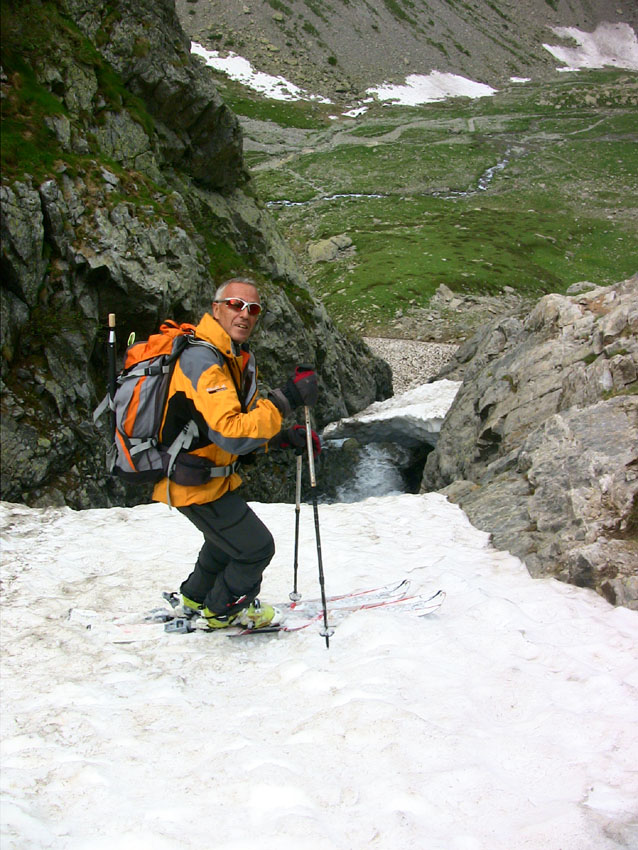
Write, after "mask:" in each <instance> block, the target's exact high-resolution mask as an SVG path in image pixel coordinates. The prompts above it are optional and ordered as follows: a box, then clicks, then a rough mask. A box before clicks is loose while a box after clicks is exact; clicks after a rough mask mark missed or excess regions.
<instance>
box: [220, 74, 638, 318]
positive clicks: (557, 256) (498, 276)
mask: <svg viewBox="0 0 638 850" xmlns="http://www.w3.org/2000/svg"><path fill="white" fill-rule="evenodd" d="M240 88H241V87H239V86H236V85H235V84H228V83H227V84H226V85H225V86H224V89H223V94H224V97H225V98H226V100H227V102H228V103H229V105H230V106H231V108H233V109H235V110H236V111H237V112H238V114H240V115H242V116H244V117H245V118H249V119H257V120H256V121H248V122H246V127H245V136H246V162H247V164H248V166H249V168H250V169H251V173H252V177H253V182H254V187H255V190H256V192H257V194H258V196H259V197H260V199H261V200H262V201H263V202H264V203H265V204H267V205H268V206H269V208H270V210H271V212H272V214H273V215H274V216H275V218H276V219H277V221H278V224H279V227H280V230H281V232H282V233H283V235H284V237H285V238H286V239H287V240H288V242H289V244H290V245H291V246H292V247H293V249H294V250H295V252H296V254H297V256H298V258H299V261H300V262H301V264H302V266H303V268H304V270H305V272H306V274H307V276H308V279H309V282H310V284H311V285H312V287H313V288H314V290H315V291H316V293H317V294H318V295H319V296H320V297H321V298H322V300H323V301H324V303H325V304H326V306H327V307H328V309H329V311H330V313H331V315H332V316H333V317H334V319H335V320H336V321H337V323H339V324H341V325H342V326H343V327H344V329H347V328H349V327H352V326H353V324H354V326H355V327H356V329H357V330H363V331H365V332H368V333H382V332H384V329H385V330H386V331H388V323H389V322H390V321H391V320H392V318H393V317H394V316H395V315H396V313H397V311H399V310H401V311H404V312H405V311H406V310H409V309H411V308H414V307H425V306H427V304H428V301H429V299H430V298H431V296H432V295H433V293H434V292H435V291H436V289H437V287H438V286H439V285H440V284H442V283H443V284H445V285H446V286H448V287H449V288H450V289H452V290H453V291H454V292H457V293H459V294H491V295H497V294H498V293H500V292H502V291H503V289H504V287H510V288H511V289H513V290H515V291H517V292H518V293H520V294H521V295H524V296H530V297H540V295H542V294H544V293H547V292H564V291H565V290H566V289H567V288H568V287H569V286H570V285H571V284H573V283H575V282H578V281H583V280H587V281H590V282H592V283H595V284H610V283H614V282H616V281H618V280H621V279H624V278H626V277H628V276H630V275H631V274H633V273H635V272H636V271H637V270H638V203H637V199H638V144H637V143H638V74H634V73H630V72H619V71H589V72H580V73H576V74H562V75H557V79H556V80H555V81H554V82H551V83H544V84H532V83H527V84H511V85H510V86H509V87H508V88H507V89H506V90H504V91H502V92H499V93H498V94H496V95H495V96H493V97H486V98H481V99H478V100H469V99H467V98H457V99H453V100H448V101H446V102H444V103H434V104H428V105H424V106H420V107H398V106H383V105H381V104H375V105H373V106H372V108H370V109H369V111H368V112H367V113H366V114H365V115H364V116H362V117H360V118H357V119H346V118H343V117H339V118H337V119H335V118H334V117H330V116H331V115H332V116H334V115H335V108H334V107H331V106H327V105H317V104H316V103H315V104H304V103H296V104H294V105H289V104H270V105H268V107H267V109H268V112H267V115H268V117H267V118H266V119H265V109H266V107H265V105H264V103H263V101H258V100H255V99H253V98H251V97H250V96H249V95H248V94H246V92H245V91H240ZM251 104H254V108H253V107H251ZM292 130H294V132H291V131H292ZM282 148H283V149H284V150H283V152H282ZM338 234H347V235H348V236H349V237H350V239H351V240H352V242H353V246H354V251H352V250H350V251H346V252H344V253H343V256H342V257H341V258H339V259H337V260H335V261H332V262H324V263H317V264H311V263H310V262H309V260H308V255H307V246H308V243H310V242H316V241H318V240H321V239H327V238H330V237H331V236H335V235H338Z"/></svg>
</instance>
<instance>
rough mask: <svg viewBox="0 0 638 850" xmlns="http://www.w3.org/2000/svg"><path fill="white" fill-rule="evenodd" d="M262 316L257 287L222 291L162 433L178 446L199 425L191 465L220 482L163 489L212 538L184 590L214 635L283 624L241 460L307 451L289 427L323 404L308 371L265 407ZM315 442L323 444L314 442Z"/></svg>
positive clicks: (181, 371) (267, 547)
mask: <svg viewBox="0 0 638 850" xmlns="http://www.w3.org/2000/svg"><path fill="white" fill-rule="evenodd" d="M260 312H261V302H260V298H259V293H258V291H257V287H256V285H255V284H254V283H253V282H252V281H251V280H248V279H233V280H229V281H226V283H224V284H222V285H221V286H220V287H219V289H218V290H217V292H216V293H215V300H214V302H213V305H212V315H211V313H206V314H205V315H204V316H203V318H202V320H201V321H200V323H199V324H198V325H197V327H196V331H195V337H196V339H195V340H194V341H193V343H191V344H190V345H188V346H187V347H186V348H185V349H184V351H183V352H182V354H181V355H180V358H179V361H178V363H177V365H176V367H175V371H174V373H173V375H172V378H171V383H170V387H169V393H168V402H167V406H166V414H165V418H164V423H163V425H162V433H161V439H162V442H163V443H165V444H166V445H170V443H171V442H172V441H173V439H174V438H175V436H176V435H177V434H178V433H179V432H180V430H182V428H183V427H184V425H185V424H186V423H188V422H189V421H191V420H194V422H195V423H196V425H197V429H198V436H197V438H196V440H195V442H194V443H191V445H190V448H189V451H188V454H187V455H186V456H185V457H184V460H185V461H186V462H187V463H188V464H190V463H192V464H200V465H204V464H207V465H208V466H207V468H208V469H209V470H210V472H209V473H207V475H208V474H210V476H211V477H209V478H207V480H206V481H205V482H204V483H200V484H197V485H195V486H189V485H187V484H183V483H182V484H180V483H177V482H176V481H174V480H171V481H170V482H168V481H167V479H166V478H164V479H163V480H162V481H160V482H158V483H157V484H156V485H155V489H154V492H153V499H154V500H155V501H159V502H169V503H170V504H172V505H174V506H175V507H177V508H178V509H179V510H180V511H181V513H183V514H184V516H186V517H187V518H188V519H189V520H190V521H191V522H192V523H193V524H194V525H195V526H196V527H197V528H198V529H199V530H200V531H201V532H202V534H203V535H204V545H203V546H202V549H201V551H200V553H199V556H198V558H197V562H196V564H195V568H194V569H193V571H192V573H191V574H190V576H189V577H188V578H187V579H186V581H184V582H183V584H182V586H181V588H180V590H181V593H182V602H183V605H184V607H185V609H191V610H193V611H196V612H199V613H201V615H202V616H203V617H205V618H206V621H207V623H208V626H209V627H210V628H213V629H218V628H224V627H226V626H229V625H230V624H231V623H234V624H235V625H242V626H245V627H250V628H262V627H264V626H267V625H269V624H270V623H274V622H277V619H278V617H279V616H280V615H279V612H278V611H277V610H276V609H274V608H273V607H272V606H270V605H260V604H259V602H258V600H257V594H258V593H259V589H260V586H261V579H262V574H263V572H264V570H265V569H266V567H267V566H268V564H269V563H270V561H271V559H272V557H273V555H274V553H275V546H274V541H273V538H272V535H271V533H270V532H269V531H268V529H267V528H266V526H265V525H264V524H263V523H262V522H261V520H260V519H259V518H258V517H257V516H256V514H255V513H254V512H253V511H252V510H251V509H250V507H249V506H248V505H247V504H246V502H245V501H244V499H242V498H241V496H239V495H238V493H237V492H236V490H237V488H238V487H239V485H240V484H241V478H240V477H239V475H238V474H237V472H236V471H235V465H236V461H237V459H238V457H241V456H242V455H246V454H249V453H251V452H253V451H255V450H257V449H259V450H263V449H264V447H265V446H266V444H268V443H269V442H270V441H272V445H273V446H277V447H280V448H288V447H290V448H301V447H303V445H304V444H305V430H304V429H302V428H299V426H297V427H296V428H290V429H286V430H284V431H282V430H281V424H282V418H283V417H286V416H288V415H290V414H291V413H292V411H293V409H294V408H295V407H299V406H300V405H308V406H312V405H314V404H315V402H316V400H317V392H318V388H317V377H316V375H315V373H314V371H313V370H312V369H311V368H310V367H307V366H303V367H297V369H296V370H295V375H294V376H293V377H292V378H291V379H290V380H289V381H288V382H287V384H286V385H285V386H284V387H282V388H279V389H276V390H274V391H273V392H272V393H271V394H270V398H268V399H264V398H260V397H259V395H258V392H257V369H256V365H255V360H254V355H252V354H250V353H249V352H248V348H247V346H246V344H245V343H246V341H247V340H248V338H249V337H250V335H251V334H252V332H253V330H254V328H255V325H256V323H257V320H258V318H259V314H260ZM313 439H314V440H315V444H316V442H317V438H316V435H314V434H313ZM180 457H182V456H180ZM211 462H212V463H211Z"/></svg>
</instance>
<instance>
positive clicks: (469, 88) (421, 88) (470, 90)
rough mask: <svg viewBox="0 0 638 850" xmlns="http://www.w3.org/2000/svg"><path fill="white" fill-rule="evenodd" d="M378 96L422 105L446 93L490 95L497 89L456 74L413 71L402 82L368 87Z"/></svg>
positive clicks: (444, 95) (406, 103)
mask: <svg viewBox="0 0 638 850" xmlns="http://www.w3.org/2000/svg"><path fill="white" fill-rule="evenodd" d="M367 91H368V92H370V93H371V94H374V95H376V96H377V97H378V98H379V100H391V101H393V102H395V103H399V104H402V105H403V106H419V104H421V103H434V102H435V101H438V100H445V98H446V97H488V96H489V95H493V94H495V93H496V89H493V88H491V86H487V85H485V84H484V83H476V82H474V81H473V80H468V79H466V78H465V77H459V76H458V75H457V74H443V73H441V72H440V71H432V72H431V73H430V74H427V76H426V75H423V74H410V75H409V76H408V77H406V80H405V84H404V85H402V86H398V85H392V84H390V83H384V84H383V85H381V86H377V87H375V88H370V89H367Z"/></svg>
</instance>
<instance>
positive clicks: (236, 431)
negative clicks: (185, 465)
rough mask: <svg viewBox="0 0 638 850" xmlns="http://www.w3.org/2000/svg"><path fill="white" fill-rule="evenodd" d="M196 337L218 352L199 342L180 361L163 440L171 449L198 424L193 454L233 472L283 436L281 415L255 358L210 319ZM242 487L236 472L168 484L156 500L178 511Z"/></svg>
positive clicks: (157, 490)
mask: <svg viewBox="0 0 638 850" xmlns="http://www.w3.org/2000/svg"><path fill="white" fill-rule="evenodd" d="M195 336H196V339H198V340H203V341H204V342H208V343H212V345H213V346H214V347H215V348H214V349H212V348H210V347H209V346H208V345H197V343H196V342H194V343H192V344H190V345H188V346H187V348H185V349H184V351H183V352H182V354H181V355H180V358H179V361H178V362H177V365H176V366H175V371H174V372H173V375H172V378H171V383H170V386H169V390H168V400H167V403H166V412H165V414H164V421H163V423H162V430H161V432H160V439H161V442H162V443H164V444H166V445H170V444H171V443H172V441H173V440H174V439H175V437H176V436H177V435H178V434H179V432H180V431H181V429H182V428H183V427H184V425H186V424H187V423H188V422H189V421H190V420H194V421H195V423H196V424H197V426H198V432H199V433H198V438H197V440H196V442H195V443H193V444H192V445H191V448H190V449H189V452H188V454H192V455H199V456H201V457H204V458H207V459H208V460H210V461H212V462H213V463H214V464H215V465H216V466H219V467H226V466H230V465H231V464H233V463H234V462H235V461H236V460H237V458H238V457H239V456H240V455H244V454H248V453H250V452H252V451H254V450H255V449H260V448H262V447H264V446H265V445H266V443H267V442H268V440H270V439H271V438H272V437H274V436H275V434H278V433H279V431H280V430H281V414H280V412H279V410H278V409H277V407H276V406H275V405H274V404H273V403H272V402H271V401H269V400H268V399H264V398H260V397H259V394H258V391H257V367H256V364H255V357H254V355H253V354H250V353H249V352H248V350H247V349H246V348H245V347H242V348H240V347H239V346H237V345H236V344H235V343H233V341H232V340H231V338H230V337H229V335H228V334H227V333H226V331H225V330H224V329H223V328H222V326H221V325H220V324H219V322H217V321H216V320H215V319H214V318H213V316H212V315H211V314H210V313H206V314H205V315H204V317H203V318H202V320H201V322H200V323H199V324H198V325H197V326H196V329H195ZM167 484H168V485H169V487H170V499H169V491H168V489H167ZM240 484H241V478H240V476H239V475H238V474H237V473H236V472H232V473H231V474H229V475H227V476H222V477H217V478H211V479H210V480H209V481H207V482H206V483H205V484H200V485H198V486H184V485H181V484H176V483H175V482H174V481H171V482H170V483H169V482H167V479H166V478H163V479H162V480H161V481H158V482H157V484H156V485H155V488H154V490H153V499H154V501H156V502H164V503H165V504H166V503H168V504H171V505H174V506H175V507H185V506H186V505H202V504H205V503H206V502H211V501H214V500H215V499H219V498H220V497H221V496H223V495H224V494H225V493H227V492H229V491H230V490H235V489H236V488H237V487H239V485H240Z"/></svg>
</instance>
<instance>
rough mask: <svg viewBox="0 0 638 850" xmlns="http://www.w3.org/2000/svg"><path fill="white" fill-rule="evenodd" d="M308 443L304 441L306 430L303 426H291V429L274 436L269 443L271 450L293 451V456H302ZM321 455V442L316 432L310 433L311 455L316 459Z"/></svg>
mask: <svg viewBox="0 0 638 850" xmlns="http://www.w3.org/2000/svg"><path fill="white" fill-rule="evenodd" d="M307 444H308V441H307V439H306V429H305V428H304V427H303V425H293V426H292V428H284V429H283V431H280V432H279V433H278V434H276V435H275V436H274V437H273V438H272V440H271V441H270V447H271V448H273V449H294V450H295V454H298V455H300V454H303V453H304V451H305V450H306V446H307ZM320 453H321V441H320V440H319V435H318V434H317V433H316V431H312V454H313V456H314V457H318V456H319V454H320Z"/></svg>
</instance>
